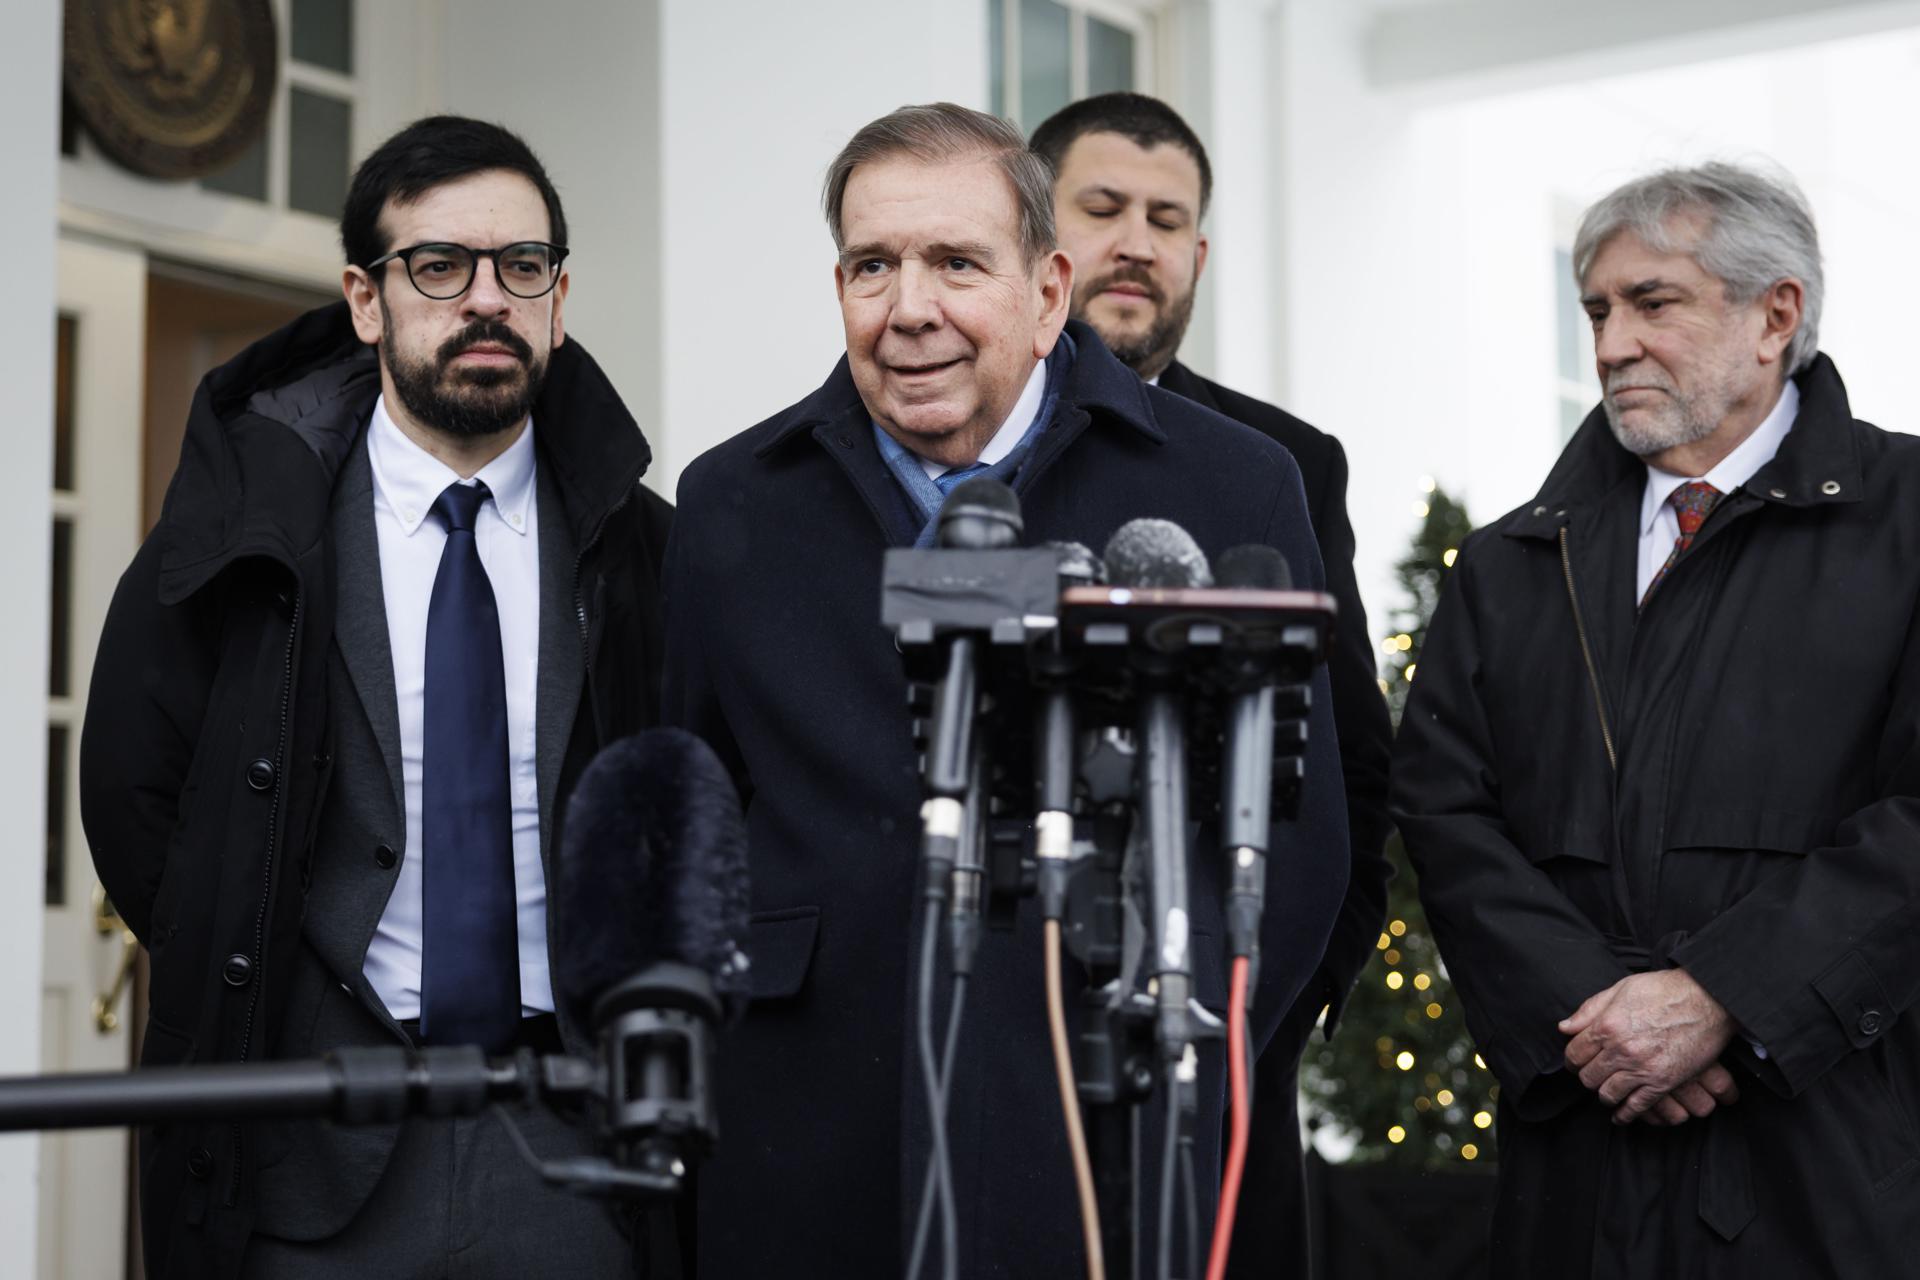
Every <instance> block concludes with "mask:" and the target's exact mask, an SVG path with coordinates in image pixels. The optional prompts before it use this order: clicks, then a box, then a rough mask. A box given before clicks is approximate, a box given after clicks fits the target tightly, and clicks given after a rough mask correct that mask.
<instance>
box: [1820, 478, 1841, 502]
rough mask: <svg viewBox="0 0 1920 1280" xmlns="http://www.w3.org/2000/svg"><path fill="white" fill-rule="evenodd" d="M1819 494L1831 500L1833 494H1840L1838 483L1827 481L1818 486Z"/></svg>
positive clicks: (1836, 481)
mask: <svg viewBox="0 0 1920 1280" xmlns="http://www.w3.org/2000/svg"><path fill="white" fill-rule="evenodd" d="M1820 492H1822V493H1824V494H1826V495H1827V496H1828V497H1829V498H1831V497H1832V496H1833V495H1834V494H1836V493H1838V492H1840V482H1839V481H1838V480H1829V481H1827V482H1826V483H1825V484H1823V485H1821V486H1820Z"/></svg>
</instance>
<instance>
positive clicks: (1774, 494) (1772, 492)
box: [1767, 489, 1787, 501]
mask: <svg viewBox="0 0 1920 1280" xmlns="http://www.w3.org/2000/svg"><path fill="white" fill-rule="evenodd" d="M1767 496H1768V497H1769V498H1772V499H1774V500H1775V501H1781V500H1784V499H1785V498H1786V496H1787V491H1786V490H1785V489H1769V490H1767Z"/></svg>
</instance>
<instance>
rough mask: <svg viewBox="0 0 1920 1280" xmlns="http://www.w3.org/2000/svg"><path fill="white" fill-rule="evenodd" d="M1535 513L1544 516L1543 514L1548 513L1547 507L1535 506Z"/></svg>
mask: <svg viewBox="0 0 1920 1280" xmlns="http://www.w3.org/2000/svg"><path fill="white" fill-rule="evenodd" d="M1533 514H1535V515H1537V516H1543V515H1545V514H1547V509H1546V508H1545V507H1535V508H1534V509H1533Z"/></svg>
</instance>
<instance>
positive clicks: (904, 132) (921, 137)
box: [820, 102, 1055, 267]
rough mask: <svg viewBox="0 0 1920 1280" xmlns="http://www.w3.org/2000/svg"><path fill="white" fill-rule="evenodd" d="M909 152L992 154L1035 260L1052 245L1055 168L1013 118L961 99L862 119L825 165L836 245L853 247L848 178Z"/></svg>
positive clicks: (825, 196)
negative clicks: (845, 215) (843, 215)
mask: <svg viewBox="0 0 1920 1280" xmlns="http://www.w3.org/2000/svg"><path fill="white" fill-rule="evenodd" d="M895 156H910V157H912V158H914V159H916V160H922V161H943V160H958V159H963V158H970V157H973V156H987V157H990V158H991V159H992V160H993V161H994V162H995V163H996V164H998V165H999V166H1000V172H1002V173H1003V174H1005V175H1006V178H1007V184H1008V185H1009V186H1010V187H1011V188H1012V189H1013V201H1014V204H1015V206H1016V207H1017V208H1018V210H1019V214H1020V248H1021V252H1022V254H1023V255H1024V256H1025V258H1026V260H1027V265H1028V266H1029V267H1031V266H1033V265H1034V264H1035V263H1037V262H1039V261H1040V259H1042V258H1044V257H1046V256H1047V254H1049V253H1051V252H1053V250H1054V247H1055V240H1054V234H1053V175H1051V174H1050V173H1048V172H1047V167H1046V166H1045V165H1044V164H1041V163H1040V162H1039V160H1038V158H1037V157H1036V156H1035V155H1034V154H1033V152H1032V151H1030V150H1029V149H1028V148H1027V142H1026V139H1024V138H1022V137H1021V136H1020V129H1019V126H1017V125H1015V124H1014V123H1013V122H1012V121H1011V120H1003V119H1001V118H1000V117H999V116H992V115H988V114H987V113H986V112H984V111H975V110H973V109H972V108H971V107H959V106H955V105H954V104H953V103H951V102H929V103H925V104H923V105H920V106H908V107H901V108H899V109H898V110H895V111H890V112H888V113H887V114H886V115H884V116H881V117H880V118H879V119H878V120H875V121H872V122H871V123H869V124H866V125H864V126H862V127H861V129H860V131H859V132H858V133H856V134H854V135H853V137H852V138H850V139H849V140H848V141H847V145H846V146H844V147H842V148H840V154H839V155H837V156H835V157H834V158H833V163H832V164H830V165H828V166H827V180H826V182H825V183H824V184H823V186H822V189H821V192H820V204H821V207H822V209H824V210H825V212H826V215H827V230H829V231H831V232H832V233H833V247H834V248H835V249H844V248H846V247H847V241H846V236H845V235H844V228H843V226H842V224H841V221H840V212H841V206H842V205H844V204H845V203H846V198H847V184H848V183H850V182H852V181H853V171H854V170H855V169H857V168H859V167H860V166H861V165H863V164H871V163H874V162H875V161H879V160H888V159H892V158H893V157H895Z"/></svg>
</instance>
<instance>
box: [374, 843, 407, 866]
mask: <svg viewBox="0 0 1920 1280" xmlns="http://www.w3.org/2000/svg"><path fill="white" fill-rule="evenodd" d="M398 861H400V855H399V854H397V853H395V852H394V851H393V846H392V845H390V844H383V845H377V846H375V848H374V850H373V863H374V865H375V866H377V867H379V868H380V869H381V870H382V871H385V870H386V869H387V868H388V867H391V866H392V865H393V864H394V863H396V862H398Z"/></svg>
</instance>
